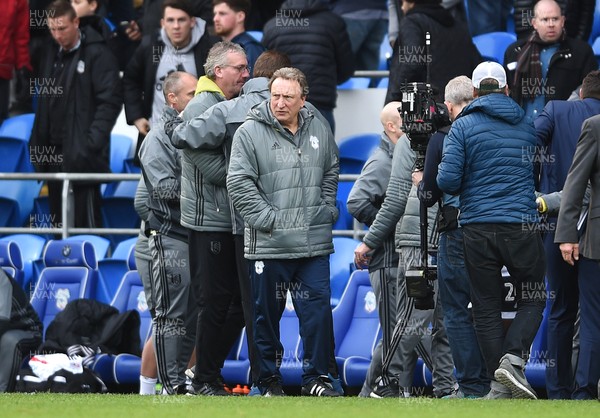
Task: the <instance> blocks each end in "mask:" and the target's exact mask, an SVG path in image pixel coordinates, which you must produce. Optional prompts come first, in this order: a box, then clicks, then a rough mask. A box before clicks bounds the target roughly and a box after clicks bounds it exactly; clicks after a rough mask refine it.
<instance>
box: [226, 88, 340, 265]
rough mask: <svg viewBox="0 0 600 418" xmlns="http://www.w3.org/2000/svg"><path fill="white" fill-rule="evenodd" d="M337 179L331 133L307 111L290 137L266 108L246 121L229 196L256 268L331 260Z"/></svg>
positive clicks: (236, 145)
mask: <svg viewBox="0 0 600 418" xmlns="http://www.w3.org/2000/svg"><path fill="white" fill-rule="evenodd" d="M338 175H339V155H338V148H337V145H336V143H335V140H334V139H333V135H332V134H331V130H330V129H329V127H328V126H327V125H326V124H325V123H323V122H321V121H320V120H319V119H318V118H315V116H314V113H313V112H312V111H310V110H308V109H307V108H302V109H301V110H300V114H299V126H298V131H297V132H296V134H294V135H292V134H291V133H290V132H289V131H288V130H286V129H284V128H283V127H282V126H281V124H280V123H279V122H278V121H277V119H276V118H275V117H274V116H273V114H272V113H271V110H270V109H269V100H266V101H264V102H262V103H260V104H259V105H257V106H256V107H254V108H252V110H250V112H249V113H248V120H247V121H246V122H244V124H242V126H240V127H239V128H238V130H237V132H236V133H235V135H234V137H233V146H232V150H231V161H230V163H229V172H228V174H227V189H228V190H229V196H230V197H231V200H232V201H233V204H234V206H235V207H236V208H237V209H238V210H239V211H240V213H241V214H242V216H243V218H244V221H245V224H246V228H245V232H244V252H245V256H246V258H248V259H250V260H261V259H294V258H304V257H316V256H321V255H328V254H331V253H332V252H333V241H332V226H333V223H334V222H335V220H336V219H337V216H338V210H337V208H336V206H335V202H336V194H337V185H338Z"/></svg>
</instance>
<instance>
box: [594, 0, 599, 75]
mask: <svg viewBox="0 0 600 418" xmlns="http://www.w3.org/2000/svg"><path fill="white" fill-rule="evenodd" d="M599 4H600V3H599ZM592 50H593V51H594V55H595V56H596V61H598V64H599V65H600V36H599V37H597V38H596V40H595V41H594V43H593V44H592Z"/></svg>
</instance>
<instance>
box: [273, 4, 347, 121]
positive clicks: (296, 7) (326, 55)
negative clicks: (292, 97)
mask: <svg viewBox="0 0 600 418" xmlns="http://www.w3.org/2000/svg"><path fill="white" fill-rule="evenodd" d="M278 13H279V14H278V15H276V16H275V17H274V18H273V19H271V20H269V21H268V22H267V23H266V24H265V27H264V29H263V38H262V43H263V45H264V46H265V47H266V48H267V49H275V50H277V51H279V52H283V53H285V54H287V55H288V56H289V58H290V60H291V61H292V66H294V67H296V68H298V69H300V70H301V71H302V72H303V73H304V75H306V79H307V81H308V87H309V93H308V97H307V100H308V101H309V102H311V103H312V104H313V105H315V106H316V107H317V108H318V109H326V110H333V108H334V107H335V102H336V100H337V85H338V84H341V83H343V82H344V81H346V80H348V79H349V78H350V77H351V76H352V74H353V73H354V55H353V54H352V47H351V46H350V38H349V37H348V33H347V32H346V23H345V22H344V20H343V19H342V18H341V17H340V16H338V15H337V14H335V13H333V12H331V11H329V9H328V8H327V5H325V4H324V3H323V2H321V1H320V0H287V1H286V2H284V3H283V5H282V6H281V10H280V12H278Z"/></svg>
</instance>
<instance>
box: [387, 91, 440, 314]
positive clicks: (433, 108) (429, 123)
mask: <svg viewBox="0 0 600 418" xmlns="http://www.w3.org/2000/svg"><path fill="white" fill-rule="evenodd" d="M400 91H401V93H402V99H401V102H402V106H401V107H399V108H398V112H400V116H401V117H402V131H404V133H405V134H406V136H407V137H408V139H409V141H410V147H411V148H412V149H413V150H414V151H415V153H416V155H417V158H416V161H415V170H422V169H423V166H424V165H425V152H426V151H427V146H428V145H429V140H430V139H431V136H432V135H433V134H434V133H435V132H436V131H437V130H438V129H439V128H440V127H442V126H446V125H449V124H450V120H449V118H448V111H447V110H446V108H445V106H443V105H441V106H440V105H438V104H437V103H436V102H435V96H434V94H433V89H432V88H431V85H430V84H428V83H422V82H413V83H406V84H403V85H402V86H401V88H400ZM420 211H421V216H420V218H421V225H420V226H421V251H422V253H423V257H422V265H421V266H420V267H415V266H412V267H410V268H409V269H408V270H407V271H406V273H405V280H406V290H407V293H408V296H409V297H411V298H413V299H414V300H415V308H416V309H419V310H428V309H433V308H434V306H435V303H434V291H433V280H435V279H437V268H436V267H430V266H428V265H427V255H428V254H427V208H426V207H424V206H423V204H421V207H420Z"/></svg>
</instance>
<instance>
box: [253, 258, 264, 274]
mask: <svg viewBox="0 0 600 418" xmlns="http://www.w3.org/2000/svg"><path fill="white" fill-rule="evenodd" d="M264 269H265V263H263V262H262V261H256V262H255V263H254V270H256V274H262V272H263V270H264Z"/></svg>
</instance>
